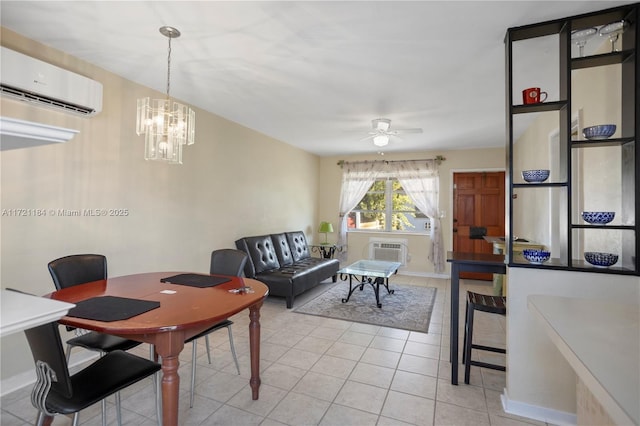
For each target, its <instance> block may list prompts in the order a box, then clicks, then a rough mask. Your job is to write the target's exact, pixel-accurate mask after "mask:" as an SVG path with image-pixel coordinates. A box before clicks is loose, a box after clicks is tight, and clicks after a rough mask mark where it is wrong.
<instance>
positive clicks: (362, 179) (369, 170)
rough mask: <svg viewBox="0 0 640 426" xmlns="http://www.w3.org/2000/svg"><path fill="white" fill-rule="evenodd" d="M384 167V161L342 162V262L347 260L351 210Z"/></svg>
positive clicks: (339, 238) (339, 241) (340, 238)
mask: <svg viewBox="0 0 640 426" xmlns="http://www.w3.org/2000/svg"><path fill="white" fill-rule="evenodd" d="M383 168H384V163H381V162H379V161H374V162H366V161H364V162H358V163H347V162H345V163H343V164H342V191H341V193H340V217H339V219H338V223H339V224H340V230H339V231H338V246H341V247H342V251H340V252H339V255H338V258H339V259H340V261H341V262H345V261H346V260H347V225H348V220H349V212H351V210H353V209H354V208H355V207H356V206H357V205H358V203H359V202H360V200H362V197H364V196H365V194H366V193H367V191H368V190H369V188H371V185H373V183H374V182H375V180H376V178H377V177H378V175H379V174H380V172H381V171H382V170H383Z"/></svg>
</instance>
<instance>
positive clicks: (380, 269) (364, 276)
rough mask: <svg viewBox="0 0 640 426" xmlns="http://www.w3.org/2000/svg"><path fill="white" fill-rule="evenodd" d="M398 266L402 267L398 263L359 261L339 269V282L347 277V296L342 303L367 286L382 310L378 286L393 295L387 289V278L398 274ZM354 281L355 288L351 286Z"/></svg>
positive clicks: (391, 291)
mask: <svg viewBox="0 0 640 426" xmlns="http://www.w3.org/2000/svg"><path fill="white" fill-rule="evenodd" d="M400 266H402V263H400V262H387V261H384V260H359V261H357V262H355V263H352V264H351V265H349V266H347V267H346V268H342V269H340V270H339V271H338V274H340V279H341V280H343V281H344V280H346V279H347V275H348V276H349V295H348V296H347V297H346V298H344V299H342V303H347V302H348V301H349V299H350V298H351V295H352V294H353V292H354V291H355V290H356V289H358V288H359V289H360V290H361V291H362V289H363V288H364V285H365V284H369V285H371V287H372V288H373V291H374V292H375V294H376V305H377V306H378V308H382V303H380V285H383V286H384V288H386V289H387V293H389V294H393V292H394V291H393V290H390V289H389V277H390V276H391V275H393V274H395V273H396V272H398V268H400ZM354 280H355V282H356V285H355V286H353V281H354Z"/></svg>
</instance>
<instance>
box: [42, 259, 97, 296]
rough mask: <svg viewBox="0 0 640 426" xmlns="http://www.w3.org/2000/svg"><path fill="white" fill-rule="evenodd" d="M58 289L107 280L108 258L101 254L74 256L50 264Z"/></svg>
mask: <svg viewBox="0 0 640 426" xmlns="http://www.w3.org/2000/svg"><path fill="white" fill-rule="evenodd" d="M48 267H49V273H51V277H52V278H53V283H54V284H55V286H56V289H58V290H60V289H62V288H67V287H73V286H74V285H78V284H84V283H89V282H91V281H98V280H106V279H107V258H106V257H105V256H103V255H101V254H73V255H71V256H65V257H61V258H60V259H56V260H52V261H51V262H49V265H48Z"/></svg>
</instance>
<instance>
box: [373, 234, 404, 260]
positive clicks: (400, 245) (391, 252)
mask: <svg viewBox="0 0 640 426" xmlns="http://www.w3.org/2000/svg"><path fill="white" fill-rule="evenodd" d="M407 247H408V241H407V240H406V239H401V238H369V259H373V260H386V261H388V262H400V263H402V266H406V265H407Z"/></svg>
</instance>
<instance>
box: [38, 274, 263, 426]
mask: <svg viewBox="0 0 640 426" xmlns="http://www.w3.org/2000/svg"><path fill="white" fill-rule="evenodd" d="M183 273H184V272H151V273H142V274H135V275H126V276H121V277H115V278H109V279H107V280H100V281H94V282H90V283H87V284H81V285H77V286H73V287H69V288H65V289H62V290H59V291H56V292H54V293H51V294H49V295H47V296H45V297H49V298H51V299H55V300H60V301H64V302H69V303H78V302H81V301H83V300H86V299H90V298H95V297H100V296H116V297H125V298H131V299H140V300H148V301H157V302H160V307H158V308H156V309H153V310H150V311H148V312H145V313H142V314H139V315H136V316H134V317H132V318H129V319H124V320H117V321H110V322H104V321H96V320H91V319H84V318H77V317H73V316H68V315H67V316H64V317H62V318H60V319H59V320H58V322H59V323H61V324H64V325H69V326H73V327H77V328H83V329H86V330H94V331H98V332H101V333H107V334H112V335H116V336H120V337H123V338H126V339H131V340H135V341H139V342H145V343H149V344H152V345H154V347H155V352H156V354H157V355H159V356H160V358H161V363H162V424H163V425H165V426H177V425H178V411H179V410H178V407H179V387H180V377H179V375H178V366H179V359H178V358H179V355H180V352H181V351H182V349H183V348H184V342H185V340H187V339H188V338H189V337H192V336H194V335H196V334H198V333H200V332H202V331H204V330H206V329H207V328H209V327H211V326H212V325H214V324H216V323H218V322H220V321H222V320H225V319H227V318H229V317H231V316H232V315H234V314H236V313H238V312H241V311H243V310H245V309H248V310H249V319H250V321H249V346H250V354H251V378H250V380H249V384H250V386H251V391H252V398H253V399H254V400H256V399H258V396H259V388H260V308H261V307H262V303H263V301H264V299H265V298H266V296H267V295H268V293H269V290H268V288H267V286H266V285H265V284H263V283H261V282H260V281H257V280H254V279H249V278H240V277H232V276H227V277H225V278H228V279H229V280H228V281H227V282H225V283H222V284H219V285H216V286H214V287H206V288H199V287H192V286H187V285H178V284H171V283H167V282H161V281H160V280H161V279H162V278H167V277H170V276H174V275H177V274H183ZM201 275H208V274H201ZM216 276H217V275H216ZM242 287H250V289H251V290H250V291H249V292H230V291H229V290H235V289H239V288H242Z"/></svg>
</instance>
